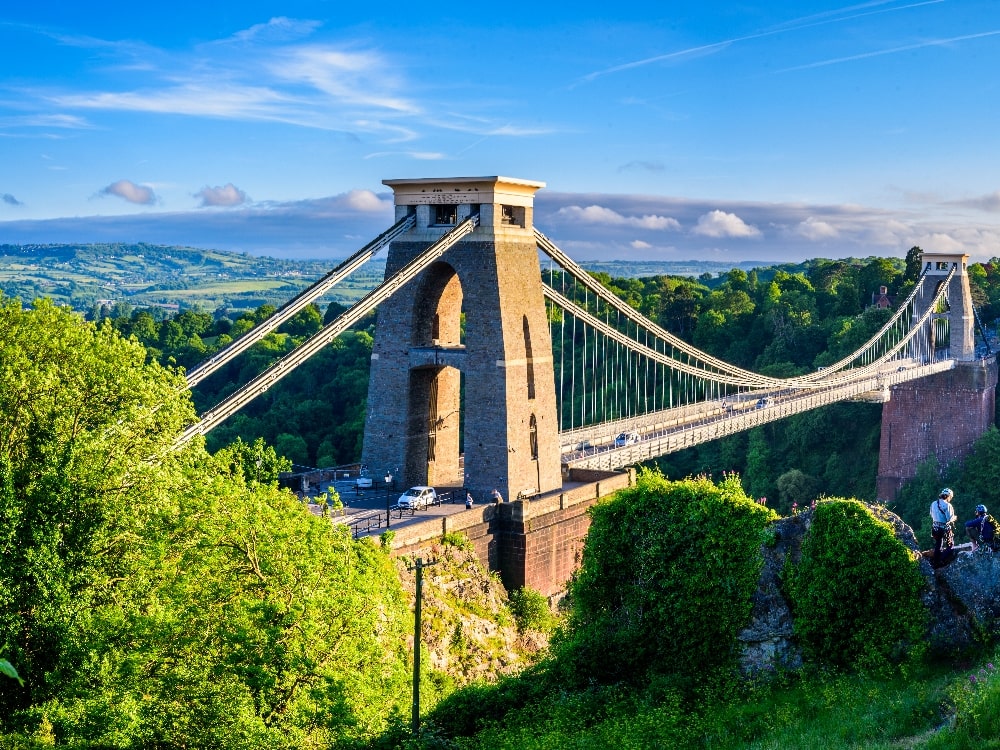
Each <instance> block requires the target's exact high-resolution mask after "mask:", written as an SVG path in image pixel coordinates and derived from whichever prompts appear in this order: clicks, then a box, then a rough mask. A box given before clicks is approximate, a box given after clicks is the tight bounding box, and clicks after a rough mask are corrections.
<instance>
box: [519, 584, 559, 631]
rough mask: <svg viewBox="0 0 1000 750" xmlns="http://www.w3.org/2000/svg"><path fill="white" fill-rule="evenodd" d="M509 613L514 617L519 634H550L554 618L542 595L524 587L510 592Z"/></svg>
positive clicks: (547, 602)
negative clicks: (536, 631)
mask: <svg viewBox="0 0 1000 750" xmlns="http://www.w3.org/2000/svg"><path fill="white" fill-rule="evenodd" d="M510 611H511V614H513V615H514V621H515V622H516V623H517V629H518V631H519V632H522V633H523V632H524V631H525V630H538V631H540V632H542V633H548V632H551V631H552V629H553V628H554V627H555V624H556V617H555V615H553V614H552V610H551V609H550V608H549V600H548V599H547V598H546V597H545V595H544V594H542V593H540V592H538V591H535V590H534V589H530V588H528V587H527V586H524V587H522V588H519V589H515V590H514V591H512V592H510Z"/></svg>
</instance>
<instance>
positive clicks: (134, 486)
mask: <svg viewBox="0 0 1000 750" xmlns="http://www.w3.org/2000/svg"><path fill="white" fill-rule="evenodd" d="M182 383H183V380H182V379H181V378H180V377H179V376H178V375H176V374H175V373H172V372H169V371H166V370H164V369H163V368H161V367H160V366H159V365H156V364H147V362H146V352H145V350H144V349H143V348H142V347H141V346H140V345H139V344H137V343H135V342H134V341H127V340H125V339H123V338H122V337H121V336H120V335H119V334H118V333H117V332H116V331H115V330H114V329H113V328H112V327H111V325H110V324H109V323H102V324H101V325H94V324H90V323H85V322H84V321H82V320H81V319H80V318H78V317H76V316H75V315H74V314H73V313H72V312H70V311H68V310H66V309H64V308H59V307H56V306H54V305H52V304H51V303H49V302H45V301H42V302H38V303H36V305H35V308H34V309H33V310H22V309H21V305H20V304H19V303H12V302H6V301H2V300H0V643H3V644H6V646H7V649H8V655H9V656H10V658H11V659H12V660H13V661H14V662H15V663H16V664H17V665H18V668H19V670H20V672H21V674H22V675H23V676H24V678H25V681H26V683H27V685H28V689H27V690H24V691H18V692H17V693H15V694H11V693H9V692H4V691H0V716H4V715H7V716H9V715H11V713H13V712H14V711H16V710H17V709H20V708H24V707H25V706H26V705H27V704H29V703H31V702H38V701H43V700H45V699H46V698H47V697H49V696H50V695H51V694H52V693H53V691H55V690H56V689H57V688H58V685H59V681H60V679H61V678H60V677H59V675H63V676H65V675H67V674H71V673H73V672H74V671H75V670H76V669H77V668H78V667H79V665H80V661H81V659H82V658H83V655H84V652H85V647H84V631H85V629H86V624H87V622H88V620H89V619H90V615H91V613H92V612H93V610H94V608H95V607H98V606H100V605H101V604H103V603H105V602H107V601H109V600H113V599H115V598H116V597H119V596H120V597H125V598H127V596H126V594H125V593H124V592H122V591H121V589H122V582H123V581H125V580H127V578H128V576H129V575H130V574H131V572H132V571H133V570H134V566H135V564H136V559H137V554H138V550H137V549H136V548H135V546H134V539H135V538H136V535H137V534H138V533H139V532H140V530H141V528H142V527H143V525H144V523H145V520H144V519H145V518H146V516H147V515H148V514H150V513H154V514H155V503H156V501H157V499H159V498H160V497H162V493H163V491H164V487H165V486H166V480H165V472H166V471H167V469H168V467H169V466H170V465H171V463H172V461H173V459H172V458H171V457H170V448H171V445H172V442H173V436H174V435H176V434H177V433H178V432H179V431H180V429H181V427H182V426H183V425H184V424H185V423H187V422H190V421H192V420H193V418H194V412H193V410H192V409H191V405H190V402H189V400H188V398H187V396H186V394H184V389H183V387H182ZM150 459H157V460H150Z"/></svg>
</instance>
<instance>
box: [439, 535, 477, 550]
mask: <svg viewBox="0 0 1000 750" xmlns="http://www.w3.org/2000/svg"><path fill="white" fill-rule="evenodd" d="M441 544H443V545H446V546H449V547H455V548H456V549H460V550H465V551H466V552H472V551H473V550H474V549H475V545H474V544H473V543H472V542H471V541H470V540H469V537H468V535H467V534H465V533H464V532H462V531H449V532H447V533H446V534H442V536H441Z"/></svg>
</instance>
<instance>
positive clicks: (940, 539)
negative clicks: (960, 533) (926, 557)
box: [931, 487, 958, 568]
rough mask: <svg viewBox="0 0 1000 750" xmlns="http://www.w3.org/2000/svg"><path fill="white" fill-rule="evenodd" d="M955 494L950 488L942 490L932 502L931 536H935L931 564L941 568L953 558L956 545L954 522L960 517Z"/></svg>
mask: <svg viewBox="0 0 1000 750" xmlns="http://www.w3.org/2000/svg"><path fill="white" fill-rule="evenodd" d="M954 496H955V493H954V492H952V491H951V490H950V489H949V488H947V487H945V488H944V489H943V490H941V492H940V494H939V495H938V497H937V500H935V501H934V502H932V503H931V522H932V523H931V536H933V537H934V554H933V555H932V556H931V565H932V566H933V567H935V568H939V567H941V566H942V565H944V564H945V563H946V562H948V561H949V560H950V559H951V554H952V552H951V548H952V547H954V546H955V532H954V530H953V528H952V524H954V523H955V521H956V520H957V519H958V516H956V515H955V509H954V508H953V507H952V505H951V499H952V498H953V497H954Z"/></svg>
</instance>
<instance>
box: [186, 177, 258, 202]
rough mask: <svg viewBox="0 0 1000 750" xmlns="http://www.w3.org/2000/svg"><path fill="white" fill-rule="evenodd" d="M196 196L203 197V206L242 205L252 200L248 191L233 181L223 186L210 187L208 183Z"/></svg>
mask: <svg viewBox="0 0 1000 750" xmlns="http://www.w3.org/2000/svg"><path fill="white" fill-rule="evenodd" d="M195 197H196V198H200V199H201V205H202V207H203V208H205V207H208V206H226V207H229V206H242V205H243V204H244V203H247V202H248V201H249V200H250V199H249V198H248V197H247V194H246V193H244V192H243V191H242V190H240V189H239V188H238V187H236V186H235V185H234V184H233V183H231V182H229V183H226V184H225V185H223V186H222V187H208V186H207V185H206V186H205V187H203V188H202V189H201V190H199V191H198V192H197V193H195Z"/></svg>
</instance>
